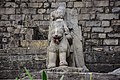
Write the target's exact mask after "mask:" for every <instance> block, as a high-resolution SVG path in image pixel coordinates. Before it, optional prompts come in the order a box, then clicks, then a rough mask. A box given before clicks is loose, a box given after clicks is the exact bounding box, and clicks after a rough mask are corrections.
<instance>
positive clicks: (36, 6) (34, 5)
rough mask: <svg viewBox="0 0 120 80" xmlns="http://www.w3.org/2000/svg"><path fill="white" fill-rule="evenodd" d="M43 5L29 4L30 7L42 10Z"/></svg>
mask: <svg viewBox="0 0 120 80" xmlns="http://www.w3.org/2000/svg"><path fill="white" fill-rule="evenodd" d="M42 5H43V3H29V7H33V8H34V7H35V8H41V7H42Z"/></svg>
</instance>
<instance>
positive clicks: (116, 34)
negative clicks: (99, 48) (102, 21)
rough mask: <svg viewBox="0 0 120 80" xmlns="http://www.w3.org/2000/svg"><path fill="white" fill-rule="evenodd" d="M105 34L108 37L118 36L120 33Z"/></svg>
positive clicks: (119, 36)
mask: <svg viewBox="0 0 120 80" xmlns="http://www.w3.org/2000/svg"><path fill="white" fill-rule="evenodd" d="M107 36H108V37H110V38H120V33H115V34H112V33H109V34H108V35H107Z"/></svg>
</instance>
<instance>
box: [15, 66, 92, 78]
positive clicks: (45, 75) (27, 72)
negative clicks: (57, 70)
mask: <svg viewBox="0 0 120 80" xmlns="http://www.w3.org/2000/svg"><path fill="white" fill-rule="evenodd" d="M24 69H25V72H26V74H27V76H28V77H29V79H30V80H33V77H32V76H31V74H30V72H29V71H28V70H27V69H26V67H24ZM63 78H64V75H62V77H61V78H60V80H63ZM15 80H19V77H16V78H15ZM20 80H21V79H20ZM42 80H47V74H46V72H45V71H44V70H43V71H42ZM90 80H92V79H90Z"/></svg>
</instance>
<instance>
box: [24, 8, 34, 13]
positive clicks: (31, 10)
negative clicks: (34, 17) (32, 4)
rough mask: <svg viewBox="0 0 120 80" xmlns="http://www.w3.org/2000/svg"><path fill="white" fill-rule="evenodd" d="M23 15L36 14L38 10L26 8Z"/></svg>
mask: <svg viewBox="0 0 120 80" xmlns="http://www.w3.org/2000/svg"><path fill="white" fill-rule="evenodd" d="M22 13H23V14H36V9H33V8H24V9H22Z"/></svg>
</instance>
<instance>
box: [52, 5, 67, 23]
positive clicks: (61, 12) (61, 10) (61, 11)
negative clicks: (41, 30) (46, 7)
mask: <svg viewBox="0 0 120 80" xmlns="http://www.w3.org/2000/svg"><path fill="white" fill-rule="evenodd" d="M65 11H66V9H65V7H64V6H62V5H61V6H59V7H58V9H57V10H55V11H53V12H51V17H50V18H51V19H52V21H54V20H56V19H64V16H65Z"/></svg>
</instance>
